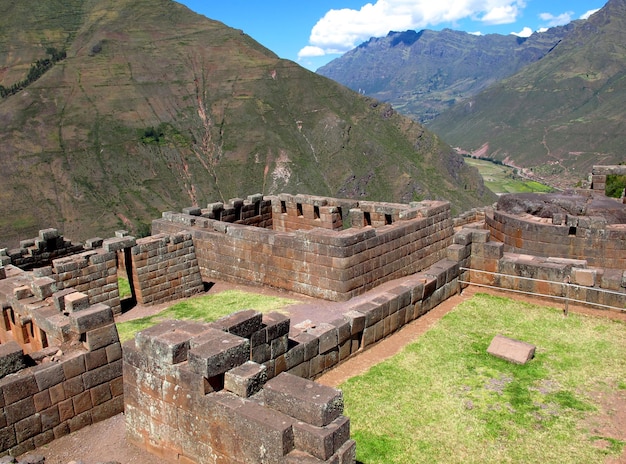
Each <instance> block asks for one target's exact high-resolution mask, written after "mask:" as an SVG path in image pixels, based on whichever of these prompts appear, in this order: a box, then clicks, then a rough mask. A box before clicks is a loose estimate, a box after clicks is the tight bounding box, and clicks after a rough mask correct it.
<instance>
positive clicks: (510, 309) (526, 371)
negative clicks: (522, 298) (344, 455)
mask: <svg viewBox="0 0 626 464" xmlns="http://www.w3.org/2000/svg"><path fill="white" fill-rule="evenodd" d="M625 328H626V327H625V326H624V324H623V323H618V322H612V321H609V320H604V319H596V318H589V317H584V316H580V315H576V314H570V315H569V316H568V317H564V316H563V314H562V311H560V310H557V309H554V308H547V307H539V306H533V305H529V304H526V303H522V302H517V301H514V300H510V299H507V298H500V297H494V296H488V295H484V294H478V295H476V296H475V297H473V298H472V299H471V300H468V301H466V302H464V303H462V304H461V305H459V306H458V307H457V308H456V309H455V310H454V311H453V312H451V313H449V314H448V315H446V316H445V317H444V318H443V319H442V320H441V321H440V322H439V323H438V324H437V325H436V326H435V327H434V328H433V329H431V330H430V331H429V332H427V333H426V334H425V335H424V336H422V337H421V338H420V340H419V341H418V342H416V343H414V344H411V345H409V346H407V347H406V348H405V349H404V350H403V351H402V352H401V353H400V354H398V355H396V356H395V357H393V358H392V359H390V360H388V361H385V362H383V363H381V364H378V365H377V366H375V367H373V368H372V369H370V370H369V371H368V372H367V373H365V374H363V375H361V376H358V377H355V378H352V379H350V380H348V381H347V382H345V383H344V384H343V385H342V386H341V389H342V390H343V394H344V399H345V414H346V415H347V416H348V417H350V421H351V428H352V438H354V439H355V440H356V441H357V459H358V461H359V462H361V463H363V464H374V463H385V464H389V463H394V464H395V463H406V464H415V463H436V462H445V463H501V462H509V463H511V462H514V463H549V462H559V463H582V462H602V461H603V460H604V459H605V458H606V456H607V455H612V456H615V455H618V454H619V453H620V452H621V450H622V448H623V446H624V443H623V442H622V441H620V440H616V439H615V438H613V437H601V436H598V434H597V432H594V433H593V434H592V433H591V431H590V430H587V426H586V425H585V424H586V422H585V418H587V417H588V416H589V415H593V414H595V413H596V412H597V411H598V410H599V408H600V406H599V405H597V404H596V403H595V402H594V400H593V398H594V396H593V395H592V393H597V392H601V393H603V394H604V395H606V394H608V393H610V392H613V391H616V390H617V389H619V388H623V384H624V381H623V379H624V378H626V330H624V329H625ZM498 333H500V334H502V335H505V336H508V337H511V338H516V339H520V340H523V341H526V342H529V343H532V344H534V345H536V346H537V351H536V356H535V358H534V359H533V360H531V361H530V362H529V363H527V364H526V365H516V364H512V363H509V362H506V361H503V360H501V359H498V358H495V357H493V356H490V355H488V354H487V353H486V350H487V347H488V346H489V343H490V341H491V339H492V338H493V337H494V336H495V335H496V334H498ZM600 442H604V443H608V446H605V447H603V448H602V447H599V446H594V443H595V444H598V443H600Z"/></svg>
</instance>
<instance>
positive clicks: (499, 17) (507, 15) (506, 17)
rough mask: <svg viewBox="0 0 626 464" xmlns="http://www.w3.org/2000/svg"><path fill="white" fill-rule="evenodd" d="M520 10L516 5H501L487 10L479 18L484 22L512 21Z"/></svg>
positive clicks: (502, 22)
mask: <svg viewBox="0 0 626 464" xmlns="http://www.w3.org/2000/svg"><path fill="white" fill-rule="evenodd" d="M519 13H520V11H519V8H518V6H517V5H515V4H512V5H502V6H498V7H496V8H493V9H491V10H489V11H488V12H487V13H486V14H485V15H484V16H483V17H482V18H480V19H481V21H482V22H484V23H485V24H511V23H514V22H515V20H516V19H517V16H518V15H519Z"/></svg>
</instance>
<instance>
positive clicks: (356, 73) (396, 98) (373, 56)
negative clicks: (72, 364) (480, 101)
mask: <svg viewBox="0 0 626 464" xmlns="http://www.w3.org/2000/svg"><path fill="white" fill-rule="evenodd" d="M573 27H574V24H573V23H571V24H569V25H566V26H560V27H555V28H551V29H549V30H547V31H545V32H543V33H541V34H533V35H531V36H530V37H528V38H522V37H517V36H514V35H500V34H488V35H474V34H470V33H467V32H463V31H455V30H452V29H443V30H441V31H433V30H429V29H423V30H421V31H419V32H416V31H412V30H409V31H403V32H393V31H392V32H390V33H388V34H387V36H386V37H382V38H371V39H370V40H368V41H366V42H364V43H362V44H361V45H359V46H358V47H356V48H354V49H353V50H351V51H349V52H347V53H345V54H344V55H343V56H341V57H340V58H337V59H335V60H333V61H331V62H329V63H328V64H326V65H325V66H323V67H321V68H319V69H318V70H317V72H318V73H319V74H322V75H324V76H326V77H329V78H331V79H334V80H336V81H337V82H340V83H342V84H344V85H346V86H347V87H349V88H351V89H353V90H355V91H359V92H362V93H364V94H366V95H369V96H371V97H373V98H377V99H379V100H382V101H385V102H389V103H390V104H392V105H393V107H394V108H396V109H397V110H398V111H400V112H401V113H403V114H406V115H407V116H410V117H412V118H413V119H416V120H418V121H420V122H424V123H428V122H429V121H431V120H432V119H433V118H435V117H436V116H437V115H438V114H439V113H441V112H442V111H445V110H446V109H448V108H450V107H451V106H452V105H454V104H455V103H457V102H459V101H461V100H463V99H465V98H468V97H470V96H472V95H475V94H477V93H479V92H480V91H481V90H484V89H485V88H487V87H488V86H489V85H490V84H492V83H495V82H497V81H499V80H501V79H503V78H505V77H508V76H510V75H512V74H514V73H515V72H517V71H518V70H519V69H521V68H522V67H524V66H525V65H527V64H529V63H532V62H534V61H537V60H539V59H541V58H542V57H544V56H545V55H546V54H547V53H549V52H550V50H551V49H553V48H554V47H555V46H556V45H557V44H558V43H559V42H560V41H561V40H562V38H563V37H564V36H565V35H566V34H567V33H568V31H570V30H571V29H572V28H573Z"/></svg>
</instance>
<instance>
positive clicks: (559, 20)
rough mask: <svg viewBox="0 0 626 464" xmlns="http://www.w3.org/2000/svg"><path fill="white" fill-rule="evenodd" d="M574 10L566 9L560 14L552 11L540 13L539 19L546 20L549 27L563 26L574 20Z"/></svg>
mask: <svg viewBox="0 0 626 464" xmlns="http://www.w3.org/2000/svg"><path fill="white" fill-rule="evenodd" d="M573 14H574V12H573V11H566V12H565V13H561V14H560V15H556V16H555V15H553V14H551V13H540V14H539V19H541V20H542V21H544V22H545V23H546V25H547V26H548V27H555V26H562V25H563V24H567V23H569V22H570V21H571V20H572V15H573Z"/></svg>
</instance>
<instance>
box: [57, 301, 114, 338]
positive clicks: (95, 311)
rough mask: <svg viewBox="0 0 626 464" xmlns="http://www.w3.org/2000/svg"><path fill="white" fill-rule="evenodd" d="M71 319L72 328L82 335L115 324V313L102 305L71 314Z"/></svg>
mask: <svg viewBox="0 0 626 464" xmlns="http://www.w3.org/2000/svg"><path fill="white" fill-rule="evenodd" d="M68 296H71V295H68ZM69 319H70V327H71V328H72V329H74V330H75V331H76V332H78V333H81V334H82V333H86V332H88V331H90V330H93V329H97V328H100V327H104V326H106V325H109V324H112V323H113V322H114V320H113V311H112V310H111V308H110V307H109V306H107V305H105V304H102V303H98V304H95V305H92V306H89V307H88V308H87V309H83V310H81V311H76V312H71V313H70V315H69Z"/></svg>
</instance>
